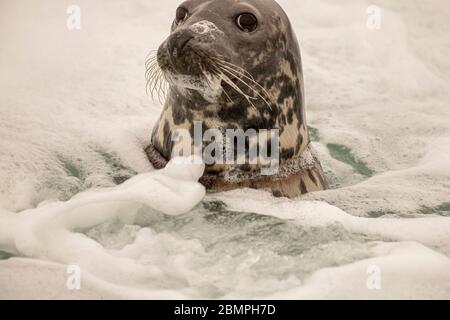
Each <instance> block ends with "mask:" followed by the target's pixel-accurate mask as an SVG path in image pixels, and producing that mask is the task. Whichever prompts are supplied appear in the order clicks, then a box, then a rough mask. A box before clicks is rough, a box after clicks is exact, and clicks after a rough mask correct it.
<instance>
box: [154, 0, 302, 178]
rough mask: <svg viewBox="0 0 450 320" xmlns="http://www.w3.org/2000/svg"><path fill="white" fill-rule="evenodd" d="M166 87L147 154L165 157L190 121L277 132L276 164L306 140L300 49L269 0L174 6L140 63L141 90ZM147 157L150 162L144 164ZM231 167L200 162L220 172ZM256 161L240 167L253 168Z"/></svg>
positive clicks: (298, 152)
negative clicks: (163, 34) (159, 38)
mask: <svg viewBox="0 0 450 320" xmlns="http://www.w3.org/2000/svg"><path fill="white" fill-rule="evenodd" d="M163 78H164V79H165V80H167V82H168V84H169V88H168V90H169V91H168V94H167V97H166V102H165V106H164V111H163V113H162V115H161V117H160V119H159V121H158V123H157V124H156V126H155V129H154V132H153V136H152V150H153V151H152V152H153V153H155V152H157V153H159V154H160V155H161V156H162V158H165V159H166V160H169V159H170V158H171V157H172V156H173V154H172V151H173V148H174V143H173V141H172V136H171V135H172V133H173V132H174V131H175V130H177V129H187V130H190V132H191V133H192V134H193V132H194V123H195V122H196V121H201V122H202V123H203V130H206V129H208V128H218V129H220V130H226V129H242V130H244V131H245V130H248V129H254V130H261V129H267V130H272V129H278V130H279V134H280V136H279V142H280V149H279V151H280V161H281V164H283V163H286V162H288V161H290V160H292V159H293V158H296V157H301V156H302V154H303V153H304V151H305V150H306V149H307V148H308V145H309V135H308V130H307V126H306V122H305V110H304V95H303V76H302V63H301V57H300V50H299V46H298V43H297V39H296V36H295V34H294V32H293V29H292V27H291V24H290V22H289V19H288V17H287V15H286V14H285V12H284V11H283V10H282V8H281V7H280V6H279V5H278V4H277V3H276V2H275V1H274V0H188V1H186V2H184V3H182V4H181V5H180V6H179V7H178V9H177V10H176V15H175V20H174V22H173V24H172V28H171V34H170V36H169V37H168V38H167V39H166V40H165V41H164V43H163V44H162V45H161V46H160V47H159V49H158V51H157V54H156V56H155V57H152V58H150V59H149V61H148V63H147V80H148V88H149V89H150V91H151V92H152V93H154V92H160V91H161V87H162V86H161V83H160V82H159V81H160V80H161V79H163ZM152 162H154V161H152ZM232 169H233V170H234V169H236V168H235V167H231V166H227V165H218V164H213V165H209V166H207V169H206V172H207V173H212V174H219V175H220V174H221V173H223V172H226V171H230V170H232ZM257 169H258V166H257V165H256V166H249V165H245V166H240V167H239V170H242V171H255V170H257Z"/></svg>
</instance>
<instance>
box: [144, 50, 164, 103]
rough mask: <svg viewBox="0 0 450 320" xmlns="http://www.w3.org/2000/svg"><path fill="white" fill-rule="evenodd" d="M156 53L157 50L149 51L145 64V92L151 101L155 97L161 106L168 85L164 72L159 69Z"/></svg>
mask: <svg viewBox="0 0 450 320" xmlns="http://www.w3.org/2000/svg"><path fill="white" fill-rule="evenodd" d="M157 52H158V51H157V50H153V51H151V52H150V53H149V54H148V56H147V60H146V62H145V68H146V72H145V78H146V80H147V84H146V92H147V94H148V95H150V96H151V97H152V99H153V100H155V97H156V95H157V96H158V100H159V102H160V103H161V104H162V103H163V101H164V98H165V96H166V93H167V88H168V83H167V78H166V76H165V74H164V72H163V71H162V70H161V68H160V67H159V64H158V59H157Z"/></svg>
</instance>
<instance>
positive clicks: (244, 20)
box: [236, 13, 258, 32]
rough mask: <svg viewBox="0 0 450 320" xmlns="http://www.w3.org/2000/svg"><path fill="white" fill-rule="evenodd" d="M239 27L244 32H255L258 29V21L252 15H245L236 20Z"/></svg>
mask: <svg viewBox="0 0 450 320" xmlns="http://www.w3.org/2000/svg"><path fill="white" fill-rule="evenodd" d="M236 23H237V25H238V27H239V28H240V29H241V30H242V31H244V32H253V31H255V30H256V28H257V27H258V19H257V18H256V17H255V15H254V14H252V13H243V14H241V15H239V16H238V17H237V18H236Z"/></svg>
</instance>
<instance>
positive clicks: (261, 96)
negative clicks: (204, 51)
mask: <svg viewBox="0 0 450 320" xmlns="http://www.w3.org/2000/svg"><path fill="white" fill-rule="evenodd" d="M222 70H223V71H224V72H226V73H228V74H230V75H232V76H234V77H237V75H236V74H234V73H233V72H231V71H229V70H228V69H225V68H222ZM237 79H238V81H239V82H241V83H242V84H244V85H245V86H246V87H248V88H249V89H250V90H251V91H252V92H253V93H255V94H256V95H258V96H259V97H260V98H261V99H262V100H263V101H264V103H265V104H267V106H268V107H269V108H271V106H270V104H269V102H268V101H267V100H266V98H264V96H263V95H262V94H261V93H259V92H258V90H256V89H255V88H254V87H252V86H251V85H250V84H248V83H247V82H245V81H244V80H242V79H241V78H238V77H237Z"/></svg>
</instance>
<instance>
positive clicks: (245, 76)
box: [218, 62, 273, 108]
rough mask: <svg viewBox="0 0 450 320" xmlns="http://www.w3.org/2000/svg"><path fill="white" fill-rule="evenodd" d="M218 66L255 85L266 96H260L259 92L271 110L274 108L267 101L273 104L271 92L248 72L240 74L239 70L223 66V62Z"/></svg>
mask: <svg viewBox="0 0 450 320" xmlns="http://www.w3.org/2000/svg"><path fill="white" fill-rule="evenodd" d="M218 64H219V65H220V66H221V67H223V68H226V69H227V70H228V71H230V72H233V71H234V72H235V73H236V74H238V75H239V76H242V77H244V78H245V79H247V80H248V81H251V83H253V84H255V85H256V86H257V87H258V88H259V89H260V90H261V91H262V92H263V93H264V94H265V95H266V97H263V96H262V95H261V94H259V92H258V95H259V96H260V97H261V98H262V99H263V100H264V102H265V103H266V104H267V105H268V106H269V108H272V106H271V105H270V104H269V103H268V101H267V100H269V101H270V102H272V103H273V99H272V96H271V95H270V94H269V92H267V90H266V88H264V87H263V86H262V85H260V84H259V83H258V82H256V81H255V80H254V78H253V77H252V76H251V75H250V74H249V73H248V72H247V71H245V70H244V72H245V73H243V72H239V71H238V70H234V69H233V68H231V67H227V66H225V65H223V64H222V63H221V62H218ZM228 64H229V65H232V66H234V67H236V68H238V69H239V70H241V69H242V68H240V67H238V66H235V65H233V64H231V63H228ZM242 70H243V69H242ZM246 74H249V75H250V77H249V76H247V75H246ZM235 76H236V75H235Z"/></svg>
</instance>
